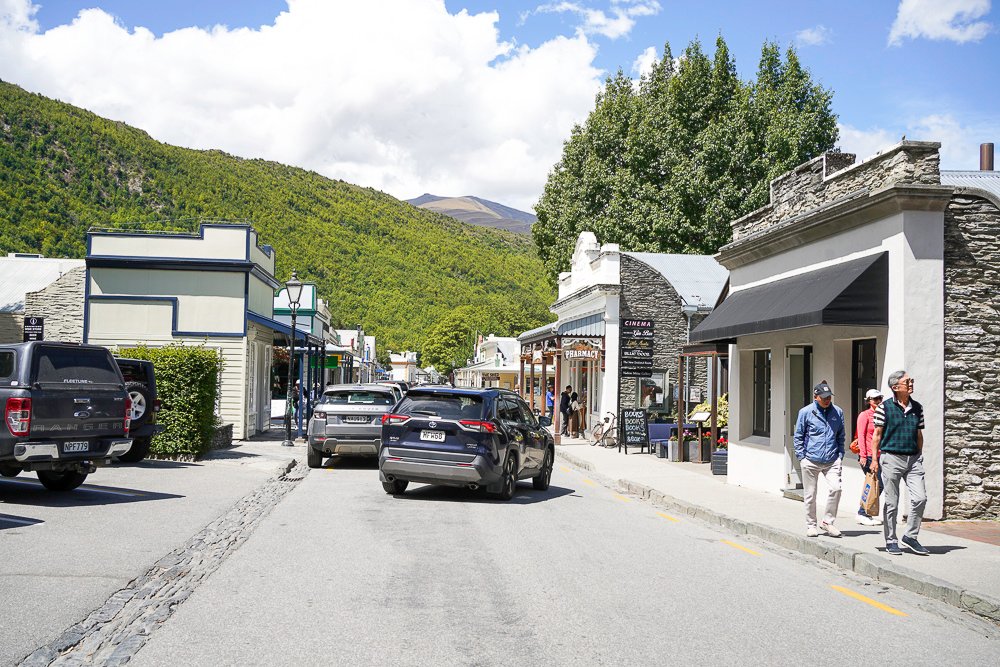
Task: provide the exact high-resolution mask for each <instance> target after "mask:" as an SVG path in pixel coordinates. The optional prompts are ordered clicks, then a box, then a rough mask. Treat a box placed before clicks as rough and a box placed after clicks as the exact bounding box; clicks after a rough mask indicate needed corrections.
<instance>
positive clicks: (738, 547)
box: [722, 540, 760, 556]
mask: <svg viewBox="0 0 1000 667" xmlns="http://www.w3.org/2000/svg"><path fill="white" fill-rule="evenodd" d="M722 543H723V544H725V545H727V546H730V547H732V548H734V549H739V550H740V551H745V552H747V553H748V554H750V555H751V556H759V555H760V554H759V553H757V552H756V551H754V550H753V549H747V548H746V547H745V546H743V545H741V544H736V542H730V541H729V540H722Z"/></svg>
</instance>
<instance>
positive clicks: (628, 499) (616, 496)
mask: <svg viewBox="0 0 1000 667" xmlns="http://www.w3.org/2000/svg"><path fill="white" fill-rule="evenodd" d="M615 498H617V499H618V500H620V501H622V502H623V503H630V502H632V499H631V498H626V497H625V496H623V495H621V494H619V493H616V494H615Z"/></svg>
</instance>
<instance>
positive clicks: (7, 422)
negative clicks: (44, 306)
mask: <svg viewBox="0 0 1000 667" xmlns="http://www.w3.org/2000/svg"><path fill="white" fill-rule="evenodd" d="M0 403H2V404H3V405H4V425H3V426H2V427H0V475H3V476H4V477H14V476H15V475H17V474H19V473H21V472H22V471H31V472H35V473H37V474H38V479H39V481H40V482H41V483H42V484H43V485H44V486H45V488H47V489H49V490H50V491H69V490H72V489H75V488H76V487H78V486H80V485H81V484H83V482H84V480H86V479H87V475H89V474H90V473H92V472H93V471H94V470H95V469H96V467H97V466H103V465H108V464H110V463H112V462H113V461H114V460H115V459H116V458H117V457H119V456H120V455H122V454H124V453H126V452H128V451H129V449H130V448H131V447H132V440H131V439H130V437H129V422H130V420H131V415H132V406H131V401H130V400H129V394H128V391H127V390H126V389H125V379H124V378H123V377H122V373H121V371H120V370H119V369H118V366H117V365H116V364H115V360H114V358H113V357H112V356H111V353H110V352H108V350H107V349H105V348H103V347H96V346H93V345H74V344H70V343H48V342H44V341H37V342H31V343H20V344H16V345H0Z"/></svg>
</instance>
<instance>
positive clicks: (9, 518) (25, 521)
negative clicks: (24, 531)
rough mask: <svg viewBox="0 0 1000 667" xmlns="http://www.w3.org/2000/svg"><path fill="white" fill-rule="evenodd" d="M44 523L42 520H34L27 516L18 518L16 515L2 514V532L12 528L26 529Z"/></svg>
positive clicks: (0, 526) (0, 518) (0, 522)
mask: <svg viewBox="0 0 1000 667" xmlns="http://www.w3.org/2000/svg"><path fill="white" fill-rule="evenodd" d="M39 523H44V521H42V520H41V519H32V518H31V517H27V516H17V515H16V514H0V530H10V529H11V528H24V527H25V526H34V525H37V524H39Z"/></svg>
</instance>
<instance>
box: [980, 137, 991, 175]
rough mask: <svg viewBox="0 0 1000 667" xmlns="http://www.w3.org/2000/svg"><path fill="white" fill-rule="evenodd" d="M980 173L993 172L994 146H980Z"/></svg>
mask: <svg viewBox="0 0 1000 667" xmlns="http://www.w3.org/2000/svg"><path fill="white" fill-rule="evenodd" d="M979 171H993V144H992V142H991V143H988V144H979Z"/></svg>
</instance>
